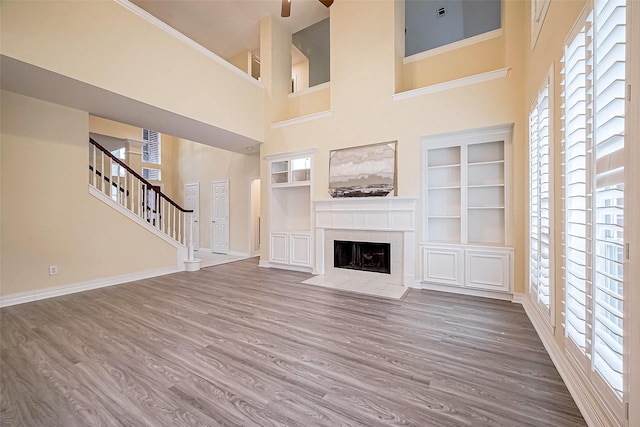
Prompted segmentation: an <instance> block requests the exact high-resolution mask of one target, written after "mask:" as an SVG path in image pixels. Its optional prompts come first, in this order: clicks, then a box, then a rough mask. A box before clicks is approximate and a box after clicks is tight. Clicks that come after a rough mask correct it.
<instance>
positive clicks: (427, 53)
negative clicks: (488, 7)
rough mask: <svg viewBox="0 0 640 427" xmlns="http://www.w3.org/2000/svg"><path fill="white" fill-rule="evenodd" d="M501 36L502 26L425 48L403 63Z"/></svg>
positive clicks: (405, 58) (405, 59)
mask: <svg viewBox="0 0 640 427" xmlns="http://www.w3.org/2000/svg"><path fill="white" fill-rule="evenodd" d="M501 36H502V28H498V29H496V30H492V31H488V32H486V33H482V34H478V35H477V36H473V37H469V38H466V39H463V40H459V41H457V42H453V43H449V44H446V45H444V46H439V47H435V48H433V49H429V50H425V51H424V52H419V53H416V54H413V55H410V56H405V57H404V58H403V59H402V63H403V64H409V63H412V62H418V61H421V60H423V59H426V58H430V57H432V56H436V55H441V54H443V53H446V52H450V51H452V50H456V49H461V48H463V47H467V46H471V45H474V44H476V43H481V42H484V41H487V40H491V39H495V38H497V37H501Z"/></svg>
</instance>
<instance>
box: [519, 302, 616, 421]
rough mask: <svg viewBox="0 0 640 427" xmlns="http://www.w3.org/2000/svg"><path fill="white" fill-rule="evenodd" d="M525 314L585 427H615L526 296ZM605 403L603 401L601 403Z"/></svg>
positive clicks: (592, 389) (596, 396)
mask: <svg viewBox="0 0 640 427" xmlns="http://www.w3.org/2000/svg"><path fill="white" fill-rule="evenodd" d="M522 307H523V308H524V311H525V313H526V314H527V317H528V318H529V320H530V321H531V324H532V325H533V327H534V329H535V330H536V332H537V334H538V336H539V337H540V340H541V341H542V344H543V345H544V348H545V350H547V353H548V354H549V357H551V361H552V362H553V364H554V365H555V367H556V369H557V370H558V373H560V377H561V378H562V380H563V381H564V383H565V385H566V386H567V389H568V390H569V393H570V394H571V397H573V400H574V401H575V403H576V405H577V406H578V409H579V410H580V413H581V414H582V416H583V418H584V420H585V421H586V422H587V425H588V426H592V427H595V426H598V427H614V426H616V427H617V426H620V424H618V423H616V422H615V421H614V420H615V419H616V418H615V417H614V416H608V415H607V412H606V410H605V409H604V407H603V405H601V404H600V402H598V400H599V398H598V394H597V392H596V391H595V390H594V388H593V386H592V385H591V384H590V383H589V382H588V381H587V380H586V379H585V378H584V374H582V372H580V371H579V370H578V369H576V368H575V367H574V364H573V363H571V361H570V360H569V355H568V352H567V351H563V350H562V349H561V348H560V346H559V345H558V344H557V342H556V341H555V339H554V336H553V333H552V331H551V329H549V327H548V322H547V321H546V320H545V319H544V318H543V317H542V316H541V315H540V312H539V311H538V310H537V308H536V307H535V305H534V303H533V302H532V301H531V299H530V298H528V297H525V298H524V299H523V302H522ZM603 403H604V402H603Z"/></svg>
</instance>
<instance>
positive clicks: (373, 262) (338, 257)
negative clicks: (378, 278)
mask: <svg viewBox="0 0 640 427" xmlns="http://www.w3.org/2000/svg"><path fill="white" fill-rule="evenodd" d="M390 261H391V245H390V244H389V243H370V242H349V241H345V240H334V241H333V266H334V267H335V268H346V269H349V270H363V271H372V272H375V273H385V274H391V262H390Z"/></svg>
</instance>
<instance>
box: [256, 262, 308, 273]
mask: <svg viewBox="0 0 640 427" xmlns="http://www.w3.org/2000/svg"><path fill="white" fill-rule="evenodd" d="M258 265H259V266H260V267H265V266H264V265H260V264H258ZM269 268H279V269H281V270H289V271H297V272H300V273H312V272H313V268H312V267H298V266H296V265H291V264H280V263H277V262H273V261H271V262H270V263H269Z"/></svg>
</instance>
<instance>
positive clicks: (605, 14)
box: [562, 0, 626, 407]
mask: <svg viewBox="0 0 640 427" xmlns="http://www.w3.org/2000/svg"><path fill="white" fill-rule="evenodd" d="M625 6H626V5H625V1H624V0H610V1H603V0H596V1H595V2H594V3H593V7H592V10H589V11H587V12H588V16H586V19H584V18H583V21H582V22H583V25H580V24H579V25H578V26H577V30H576V33H574V34H573V35H572V36H571V37H570V38H569V42H568V43H567V44H566V46H565V52H564V58H563V62H564V69H563V77H564V79H563V80H564V82H563V94H562V100H563V114H564V117H563V121H564V126H563V152H564V154H563V156H564V162H563V163H564V165H563V166H564V171H563V175H564V240H565V269H564V270H565V271H564V275H565V277H564V285H565V335H566V337H567V340H568V341H569V342H568V344H567V346H568V347H569V348H570V349H572V350H575V354H577V357H576V359H577V360H579V361H581V362H582V363H583V366H584V368H585V370H586V373H587V375H589V376H590V377H591V379H592V381H593V383H594V384H596V386H599V385H600V384H602V385H601V386H599V388H600V389H601V391H602V392H603V393H605V395H608V396H610V398H609V401H610V402H614V403H617V404H620V407H621V403H622V397H623V390H624V369H623V355H624V351H623V303H624V297H623V295H624V294H623V290H624V286H625V280H624V275H623V262H624V250H623V248H624V233H623V231H624V163H625V156H624V146H625V136H624V134H625V75H626V70H625V68H626V67H625V43H626V27H625V24H626V7H625Z"/></svg>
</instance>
